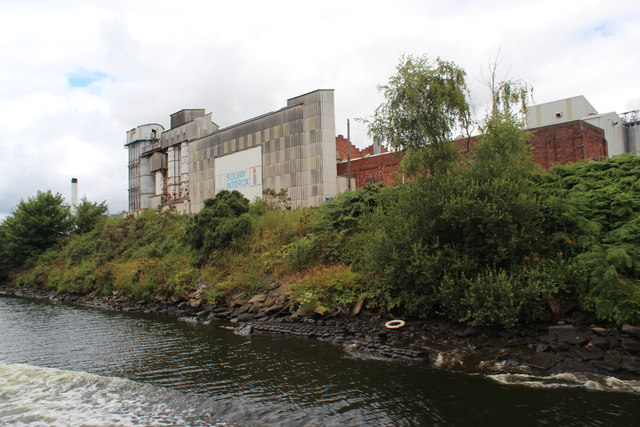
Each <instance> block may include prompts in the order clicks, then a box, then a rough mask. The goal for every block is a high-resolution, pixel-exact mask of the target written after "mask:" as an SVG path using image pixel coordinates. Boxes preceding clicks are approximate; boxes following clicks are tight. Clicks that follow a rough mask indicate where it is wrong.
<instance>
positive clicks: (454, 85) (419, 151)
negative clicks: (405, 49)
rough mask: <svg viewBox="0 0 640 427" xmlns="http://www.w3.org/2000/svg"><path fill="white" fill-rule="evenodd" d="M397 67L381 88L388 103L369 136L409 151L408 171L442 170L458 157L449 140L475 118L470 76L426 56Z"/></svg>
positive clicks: (378, 112)
mask: <svg viewBox="0 0 640 427" xmlns="http://www.w3.org/2000/svg"><path fill="white" fill-rule="evenodd" d="M396 71H397V72H396V75H394V76H392V77H391V78H390V79H389V83H388V84H387V85H384V86H380V87H379V88H378V89H379V90H381V91H382V92H383V93H384V97H385V102H384V103H382V104H381V105H380V106H379V107H378V108H377V109H376V111H375V113H374V116H373V119H372V120H370V121H367V124H368V126H369V135H370V136H371V137H373V139H374V141H376V142H378V143H385V144H388V145H390V146H391V147H393V148H395V149H399V150H404V151H407V154H409V156H408V160H407V162H405V163H406V166H407V167H406V172H408V173H410V174H412V175H413V174H417V173H423V172H424V171H425V170H429V171H430V172H431V173H436V172H437V170H438V169H440V168H443V167H444V168H446V167H447V165H448V164H450V163H451V161H452V160H455V159H456V158H457V156H458V150H457V149H456V148H455V147H452V146H451V144H450V143H449V142H450V140H451V139H452V136H453V133H454V131H455V130H456V129H459V128H464V127H466V125H467V124H468V123H469V121H470V120H471V119H470V111H469V104H468V102H467V98H468V89H467V83H466V80H465V76H466V74H465V72H464V71H463V70H462V69H461V68H459V67H458V66H457V65H455V64H454V63H452V62H448V61H443V60H441V59H440V58H437V59H436V60H435V61H432V60H430V59H429V58H427V57H424V56H422V57H412V56H407V57H402V58H401V61H400V64H399V65H398V66H397V67H396ZM426 148H429V149H428V150H426Z"/></svg>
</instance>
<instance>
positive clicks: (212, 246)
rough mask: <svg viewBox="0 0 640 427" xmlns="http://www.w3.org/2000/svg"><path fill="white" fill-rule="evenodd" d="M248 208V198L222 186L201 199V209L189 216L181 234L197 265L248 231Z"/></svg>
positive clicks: (249, 224) (249, 225)
mask: <svg viewBox="0 0 640 427" xmlns="http://www.w3.org/2000/svg"><path fill="white" fill-rule="evenodd" d="M248 211H249V200H247V199H246V198H245V197H244V196H243V195H242V194H241V193H240V192H238V191H235V190H234V191H231V192H229V191H227V190H223V191H220V192H219V193H218V194H216V196H215V197H214V198H212V199H207V200H205V202H204V207H203V208H202V210H201V211H200V212H198V213H197V214H195V215H194V216H193V217H191V220H190V221H189V224H188V225H187V228H186V230H185V235H184V240H185V242H186V243H187V244H189V245H190V246H191V248H192V249H193V250H194V254H195V263H196V264H197V265H202V264H203V263H204V262H206V261H207V260H208V259H209V257H210V256H211V254H212V253H213V252H214V251H216V250H220V249H223V248H225V247H227V246H228V245H229V244H230V243H231V242H232V241H233V240H234V239H237V238H239V237H242V236H244V235H246V234H247V233H248V232H249V230H250V228H251V221H250V219H249V217H248V215H246V214H247V212H248Z"/></svg>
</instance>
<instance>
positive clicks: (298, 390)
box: [0, 296, 640, 426]
mask: <svg viewBox="0 0 640 427" xmlns="http://www.w3.org/2000/svg"><path fill="white" fill-rule="evenodd" d="M513 379H514V377H510V376H495V377H487V376H481V375H468V374H460V373H454V372H447V371H443V370H439V369H435V368H432V367H430V366H426V365H415V364H405V363H390V362H382V361H375V360H358V359H353V358H350V357H348V356H346V355H345V354H344V353H343V352H342V351H341V350H340V349H339V348H337V347H335V346H333V345H331V344H326V343H322V342H316V341H312V340H300V339H293V338H287V337H281V336H252V337H250V338H248V337H241V336H238V335H235V334H234V333H233V331H232V330H230V329H228V328H227V327H225V325H223V324H217V325H213V324H212V325H201V324H192V323H188V322H183V321H179V320H176V319H171V318H167V317H161V316H153V315H143V314H133V313H121V312H110V311H103V310H97V309H91V308H86V307H77V306H72V305H66V304H62V303H56V302H50V301H43V300H33V299H26V298H16V297H4V296H0V425H42V426H48V425H73V426H78V425H86V426H103V425H219V426H245V425H251V426H253V425H260V426H261V425H286V426H295V425H321V426H328V425H336V426H338V425H339V426H345V425H407V426H418V425H420V426H470V425H473V426H484V425H487V426H496V425H521V426H528V425H554V426H555V425H562V426H572V425H575V426H584V425H587V426H615V425H620V426H630V425H638V422H639V420H640V392H638V391H639V390H640V388H638V387H637V386H638V384H635V383H622V382H619V381H616V380H614V379H600V380H597V381H594V380H593V379H589V378H579V377H576V376H572V375H560V376H556V377H553V378H546V379H536V380H535V381H534V382H533V383H532V386H525V385H522V384H519V385H511V384H505V383H504V382H505V381H509V380H513ZM521 380H527V381H521V382H528V380H530V379H522V378H521ZM602 384H604V385H605V386H606V385H610V386H611V387H608V388H607V387H605V389H606V390H607V391H599V390H594V389H602V388H603V386H602ZM615 390H626V391H624V392H621V391H615Z"/></svg>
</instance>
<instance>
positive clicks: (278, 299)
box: [0, 284, 640, 380]
mask: <svg viewBox="0 0 640 427" xmlns="http://www.w3.org/2000/svg"><path fill="white" fill-rule="evenodd" d="M0 293H1V294H5V295H13V296H21V297H31V298H40V299H43V298H44V299H49V300H53V301H61V302H66V303H72V304H79V305H83V306H89V307H95V308H101V309H106V310H119V311H129V312H141V313H153V314H159V315H167V316H174V317H177V318H179V319H182V320H185V321H189V322H196V323H203V324H210V323H212V322H220V324H222V325H225V326H227V325H229V324H231V325H232V326H233V327H234V328H235V331H236V333H238V334H240V335H245V336H250V335H252V334H278V335H286V336H294V337H301V338H309V339H317V340H321V341H327V342H331V343H334V344H336V345H338V346H340V347H342V348H343V349H344V350H345V352H346V353H347V354H349V355H351V356H353V357H362V358H374V359H381V360H389V361H408V362H413V363H426V364H431V365H433V366H436V367H438V368H443V369H449V370H455V371H463V372H469V373H482V374H497V373H523V374H530V375H552V374H556V373H579V374H600V375H605V376H613V377H616V378H620V379H625V380H630V379H631V380H640V328H638V327H635V326H630V325H624V326H623V327H621V328H615V327H610V326H602V325H590V324H584V323H581V322H577V321H576V322H571V321H568V320H567V321H560V322H558V323H557V324H553V325H533V326H529V327H517V328H510V329H497V328H477V327H470V326H464V325H459V324H455V323H453V322H449V321H443V320H438V319H435V320H424V319H403V320H405V321H406V324H405V326H403V327H401V328H398V329H388V328H386V327H385V323H386V322H387V321H389V320H390V318H389V317H387V316H385V315H384V314H382V313H376V312H371V311H367V310H357V311H358V314H357V315H352V314H342V315H339V316H332V317H322V316H320V315H318V314H315V313H303V312H296V313H290V312H289V310H288V300H287V295H286V286H285V285H277V284H274V285H272V286H271V287H270V288H269V289H265V292H264V293H260V294H258V295H255V296H253V297H252V298H249V299H247V298H245V295H243V294H242V293H239V294H236V295H233V296H232V297H230V298H228V299H227V303H226V304H224V305H211V304H208V303H207V302H206V301H205V300H204V299H202V298H199V295H198V294H197V293H195V292H194V293H192V294H190V295H189V297H188V298H186V299H180V298H177V297H173V298H163V297H156V298H155V300H154V301H146V300H133V299H130V298H128V297H126V296H122V295H110V296H102V295H95V294H89V295H76V294H69V293H56V292H54V291H47V290H42V289H38V288H12V287H0Z"/></svg>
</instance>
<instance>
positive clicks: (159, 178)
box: [154, 170, 164, 196]
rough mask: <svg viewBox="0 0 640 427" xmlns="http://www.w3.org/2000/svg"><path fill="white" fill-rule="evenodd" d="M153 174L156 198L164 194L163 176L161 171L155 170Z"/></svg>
mask: <svg viewBox="0 0 640 427" xmlns="http://www.w3.org/2000/svg"><path fill="white" fill-rule="evenodd" d="M154 173H155V185H156V194H155V195H156V196H161V195H162V193H163V192H164V175H163V174H162V171H161V170H157V171H155V172H154Z"/></svg>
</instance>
